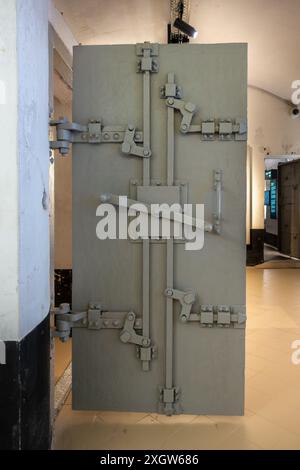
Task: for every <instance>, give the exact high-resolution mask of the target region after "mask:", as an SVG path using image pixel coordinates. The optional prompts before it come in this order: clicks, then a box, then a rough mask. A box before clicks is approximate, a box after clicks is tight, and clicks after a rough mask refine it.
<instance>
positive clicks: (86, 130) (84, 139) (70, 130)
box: [50, 118, 150, 156]
mask: <svg viewBox="0 0 300 470" xmlns="http://www.w3.org/2000/svg"><path fill="white" fill-rule="evenodd" d="M50 126H52V127H55V128H56V140H52V141H50V149H51V150H59V152H60V154H61V155H67V154H68V153H69V151H70V147H71V144H110V143H119V144H120V143H122V144H123V142H124V140H125V137H126V133H127V132H128V129H127V128H124V127H123V126H103V125H102V123H101V121H100V120H90V121H89V122H88V124H87V125H82V124H78V123H76V122H69V121H68V119H67V118H61V119H59V120H53V121H50ZM131 138H132V142H133V143H134V144H135V143H141V142H143V132H142V131H139V130H137V129H136V128H134V132H133V134H132V135H131ZM139 148H140V147H139ZM141 148H142V147H141ZM138 156H140V155H138ZM141 156H145V155H141ZM147 156H148V155H147ZM149 156H150V155H149Z"/></svg>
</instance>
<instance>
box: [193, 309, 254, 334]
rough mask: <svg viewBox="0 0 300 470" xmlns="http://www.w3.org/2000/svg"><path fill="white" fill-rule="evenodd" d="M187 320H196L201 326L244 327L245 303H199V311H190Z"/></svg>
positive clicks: (245, 318)
mask: <svg viewBox="0 0 300 470" xmlns="http://www.w3.org/2000/svg"><path fill="white" fill-rule="evenodd" d="M189 321H191V322H197V323H198V324H199V325H200V327H201V328H213V327H218V328H238V329H244V328H245V327H246V321H247V316H246V308H245V305H201V307H200V313H191V314H190V317H189Z"/></svg>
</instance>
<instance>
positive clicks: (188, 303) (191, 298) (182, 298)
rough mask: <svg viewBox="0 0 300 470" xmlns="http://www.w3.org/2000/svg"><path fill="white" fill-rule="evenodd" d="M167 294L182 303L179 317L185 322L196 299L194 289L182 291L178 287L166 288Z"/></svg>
mask: <svg viewBox="0 0 300 470" xmlns="http://www.w3.org/2000/svg"><path fill="white" fill-rule="evenodd" d="M165 296H166V297H169V298H170V299H174V300H179V302H180V304H181V311H180V315H179V318H180V320H181V321H182V322H183V323H186V322H187V321H188V320H189V318H190V315H191V310H192V306H193V304H194V303H195V301H196V294H195V293H194V292H193V291H189V290H188V291H186V292H184V291H181V290H177V289H170V288H168V289H166V290H165Z"/></svg>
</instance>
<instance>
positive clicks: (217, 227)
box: [213, 170, 222, 235]
mask: <svg viewBox="0 0 300 470" xmlns="http://www.w3.org/2000/svg"><path fill="white" fill-rule="evenodd" d="M214 191H215V197H216V202H215V207H216V209H215V212H214V214H213V218H214V223H213V226H214V231H215V233H217V234H219V235H220V233H221V220H222V171H221V170H215V171H214Z"/></svg>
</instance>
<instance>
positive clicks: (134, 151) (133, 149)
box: [122, 125, 151, 158]
mask: <svg viewBox="0 0 300 470" xmlns="http://www.w3.org/2000/svg"><path fill="white" fill-rule="evenodd" d="M135 135H136V129H135V127H134V126H132V125H129V126H128V127H127V129H126V131H125V137H124V142H123V144H122V152H123V153H125V154H127V155H135V156H136V157H142V158H149V157H151V150H150V149H149V148H146V147H143V146H141V145H137V144H136V143H135Z"/></svg>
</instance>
